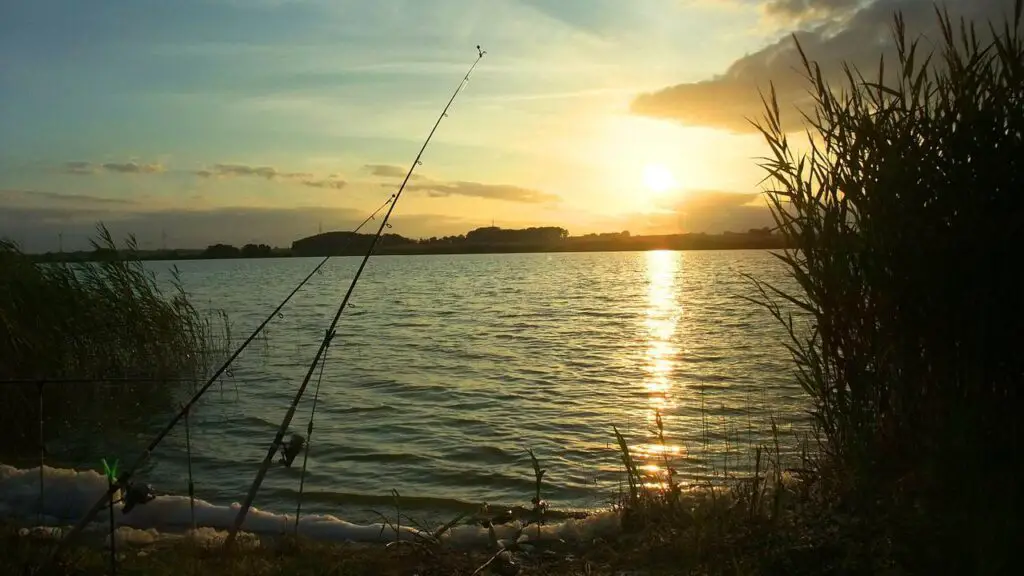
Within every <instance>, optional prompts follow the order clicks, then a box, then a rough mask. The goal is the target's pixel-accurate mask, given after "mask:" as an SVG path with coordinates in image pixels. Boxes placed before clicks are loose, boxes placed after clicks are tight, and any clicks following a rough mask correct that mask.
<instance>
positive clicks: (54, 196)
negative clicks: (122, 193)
mask: <svg viewBox="0 0 1024 576" xmlns="http://www.w3.org/2000/svg"><path fill="white" fill-rule="evenodd" d="M82 204H91V205H100V206H128V205H132V204H135V202H134V201H132V200H126V199H122V198H104V197H101V196H90V195H86V194H62V193H59V192H44V191H39V190H0V206H5V207H12V206H22V207H25V206H40V205H49V206H54V205H62V206H71V205H76V206H77V205H82Z"/></svg>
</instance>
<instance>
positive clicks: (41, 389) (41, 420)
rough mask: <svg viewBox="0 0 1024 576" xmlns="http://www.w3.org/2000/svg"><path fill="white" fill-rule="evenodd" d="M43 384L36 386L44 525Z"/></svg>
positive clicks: (40, 484) (40, 516)
mask: <svg viewBox="0 0 1024 576" xmlns="http://www.w3.org/2000/svg"><path fill="white" fill-rule="evenodd" d="M43 386H44V383H43V382H39V383H38V384H36V387H37V392H38V393H39V524H40V526H41V525H42V524H43V516H45V515H46V506H44V504H45V499H44V497H45V495H46V489H45V483H44V480H45V472H44V471H43V470H44V467H45V466H46V439H45V438H46V437H45V436H44V435H43Z"/></svg>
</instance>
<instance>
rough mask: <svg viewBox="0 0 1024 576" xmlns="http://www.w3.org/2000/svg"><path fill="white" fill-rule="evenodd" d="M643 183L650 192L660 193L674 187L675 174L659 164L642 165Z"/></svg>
mask: <svg viewBox="0 0 1024 576" xmlns="http://www.w3.org/2000/svg"><path fill="white" fill-rule="evenodd" d="M643 177H644V185H645V186H647V188H648V189H649V190H651V191H652V192H657V193H659V194H660V193H662V192H667V191H669V190H671V189H672V188H675V187H676V179H675V176H673V175H672V172H671V171H669V169H668V168H666V167H664V166H662V165H661V164H648V165H646V166H644V175H643Z"/></svg>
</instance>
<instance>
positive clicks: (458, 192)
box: [406, 181, 560, 204]
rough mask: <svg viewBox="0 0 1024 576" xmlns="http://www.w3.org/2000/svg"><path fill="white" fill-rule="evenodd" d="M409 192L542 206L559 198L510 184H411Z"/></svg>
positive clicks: (459, 182)
mask: <svg viewBox="0 0 1024 576" xmlns="http://www.w3.org/2000/svg"><path fill="white" fill-rule="evenodd" d="M406 188H407V189H408V190H411V191H420V192H426V193H427V195H428V196H430V197H432V198H442V197H446V196H470V197H475V198H487V199H490V200H507V201H509V202H523V203H527V204H542V203H545V202H557V201H558V200H560V198H559V197H558V196H556V195H554V194H549V193H547V192H542V191H540V190H534V189H531V188H523V187H521V186H513V185H511V184H481V183H480V182H465V181H455V182H427V183H425V184H413V185H410V186H407V187H406Z"/></svg>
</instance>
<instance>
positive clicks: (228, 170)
mask: <svg viewBox="0 0 1024 576" xmlns="http://www.w3.org/2000/svg"><path fill="white" fill-rule="evenodd" d="M196 175H197V176H202V177H203V178H231V177H235V176H254V177H258V178H266V179H267V180H274V179H277V178H280V179H283V180H302V179H308V178H313V175H312V174H310V173H308V172H282V171H280V170H278V169H277V168H274V167H273V166H250V165H248V164H214V165H213V166H212V167H210V168H204V169H202V170H197V171H196Z"/></svg>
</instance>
